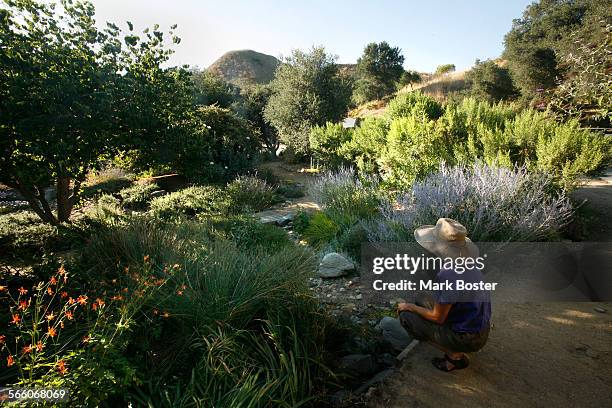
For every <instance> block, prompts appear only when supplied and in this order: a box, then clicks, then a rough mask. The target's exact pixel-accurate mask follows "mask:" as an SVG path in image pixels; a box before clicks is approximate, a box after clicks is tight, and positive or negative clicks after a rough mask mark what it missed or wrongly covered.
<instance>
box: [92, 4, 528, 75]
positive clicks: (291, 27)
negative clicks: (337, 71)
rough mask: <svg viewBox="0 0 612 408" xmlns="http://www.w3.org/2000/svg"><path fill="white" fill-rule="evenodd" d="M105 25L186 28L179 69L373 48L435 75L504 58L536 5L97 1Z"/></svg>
mask: <svg viewBox="0 0 612 408" xmlns="http://www.w3.org/2000/svg"><path fill="white" fill-rule="evenodd" d="M93 3H94V5H95V6H96V10H97V13H96V15H97V19H98V21H99V22H103V21H113V22H115V23H118V24H119V23H123V22H125V21H127V20H129V21H131V22H132V23H134V25H135V27H136V28H137V29H142V28H144V27H146V26H149V25H153V24H155V23H157V24H159V25H160V26H161V28H162V29H165V30H167V29H168V27H169V26H170V25H172V24H174V23H176V24H178V29H177V33H178V35H179V37H181V39H182V42H181V44H180V45H179V46H178V47H177V48H176V53H175V54H174V56H173V57H172V61H171V62H172V63H173V64H189V65H192V66H193V65H197V66H200V67H207V66H208V65H210V64H211V63H212V62H213V61H214V60H215V59H217V58H218V57H219V56H221V55H222V54H223V53H224V52H226V51H230V50H236V49H253V50H255V51H259V52H263V53H266V54H271V55H274V56H276V57H278V56H280V55H288V54H289V53H290V52H291V50H292V49H295V48H300V49H307V48H310V47H311V46H312V45H323V46H325V48H326V49H327V50H328V51H329V52H330V53H332V54H335V55H337V56H338V62H340V63H354V62H355V61H356V60H357V58H358V57H359V56H360V54H361V52H362V51H363V47H364V46H365V45H366V44H367V43H368V42H372V41H376V42H378V41H387V42H389V43H390V44H391V45H393V46H398V47H400V48H401V49H402V52H403V55H404V56H405V58H406V61H405V63H404V66H405V68H406V69H416V70H419V71H425V72H431V71H433V70H434V69H435V67H436V66H438V65H440V64H445V63H453V64H455V65H456V66H457V69H458V70H461V69H465V68H469V67H470V66H471V65H472V64H473V63H474V60H475V59H476V58H480V59H487V58H495V57H498V56H499V55H500V53H501V51H502V49H503V38H504V34H505V33H506V32H508V30H509V29H510V26H511V24H512V19H514V18H518V17H520V15H521V14H522V12H523V10H524V9H525V7H526V6H527V5H528V4H529V3H531V0H507V1H504V0H465V1H461V0H456V1H452V0H444V1H411V0H404V1H400V0H379V1H345V0H335V1H334V0H327V1H325V0H313V1H307V0H302V1H291V0H286V1H272V0H257V1H255V0H252V1H248V0H217V1H208V0H200V1H197V0H93Z"/></svg>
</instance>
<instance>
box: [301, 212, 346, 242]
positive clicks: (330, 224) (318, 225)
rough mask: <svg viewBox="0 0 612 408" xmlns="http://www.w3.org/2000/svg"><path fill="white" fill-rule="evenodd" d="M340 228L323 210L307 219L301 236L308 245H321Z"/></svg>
mask: <svg viewBox="0 0 612 408" xmlns="http://www.w3.org/2000/svg"><path fill="white" fill-rule="evenodd" d="M340 230H341V226H340V225H339V224H338V223H337V222H336V221H334V220H333V219H332V218H331V217H330V216H329V215H327V214H326V213H324V212H320V211H319V212H316V213H314V215H313V216H312V218H310V220H309V221H308V226H307V227H306V228H305V230H304V232H303V237H304V239H305V240H306V242H308V243H309V244H310V245H313V246H315V247H317V246H321V245H323V244H325V243H327V242H329V241H331V240H333V239H334V238H335V237H336V236H337V235H338V233H339V232H340Z"/></svg>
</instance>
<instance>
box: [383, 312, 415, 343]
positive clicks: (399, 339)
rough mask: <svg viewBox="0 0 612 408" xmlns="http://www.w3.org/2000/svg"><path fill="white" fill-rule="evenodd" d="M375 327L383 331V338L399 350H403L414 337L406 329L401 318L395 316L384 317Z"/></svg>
mask: <svg viewBox="0 0 612 408" xmlns="http://www.w3.org/2000/svg"><path fill="white" fill-rule="evenodd" d="M375 329H376V330H379V331H382V335H383V338H384V339H385V340H386V341H387V342H388V343H389V344H391V346H392V347H393V348H394V349H395V350H397V351H402V350H403V349H405V348H406V347H407V346H408V345H409V344H410V342H411V341H412V337H410V335H409V334H408V332H407V331H406V329H404V326H402V324H401V323H400V321H399V319H396V318H393V317H389V316H385V317H383V318H382V319H381V320H380V322H379V323H378V324H377V325H376V327H375Z"/></svg>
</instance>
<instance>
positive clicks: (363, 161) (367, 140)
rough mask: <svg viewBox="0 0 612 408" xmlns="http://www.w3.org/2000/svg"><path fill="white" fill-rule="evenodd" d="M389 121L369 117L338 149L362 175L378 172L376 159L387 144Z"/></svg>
mask: <svg viewBox="0 0 612 408" xmlns="http://www.w3.org/2000/svg"><path fill="white" fill-rule="evenodd" d="M389 125H390V121H389V120H388V119H387V118H378V117H369V118H366V119H364V120H363V121H362V122H361V124H360V125H359V126H358V127H357V128H356V129H355V130H354V131H353V135H352V138H351V139H350V140H349V141H347V142H345V143H343V144H342V146H341V147H340V149H339V152H340V154H341V155H342V156H343V157H344V158H345V160H347V161H349V162H352V163H355V166H357V169H358V170H359V171H360V172H361V173H363V174H373V173H376V172H378V170H379V166H378V159H379V158H380V155H381V152H382V151H383V150H384V148H385V145H386V143H387V133H388V132H389Z"/></svg>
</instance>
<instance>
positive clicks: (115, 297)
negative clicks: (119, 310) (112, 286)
mask: <svg viewBox="0 0 612 408" xmlns="http://www.w3.org/2000/svg"><path fill="white" fill-rule="evenodd" d="M111 300H123V296H121V295H115V296H113V297H112V298H111Z"/></svg>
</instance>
